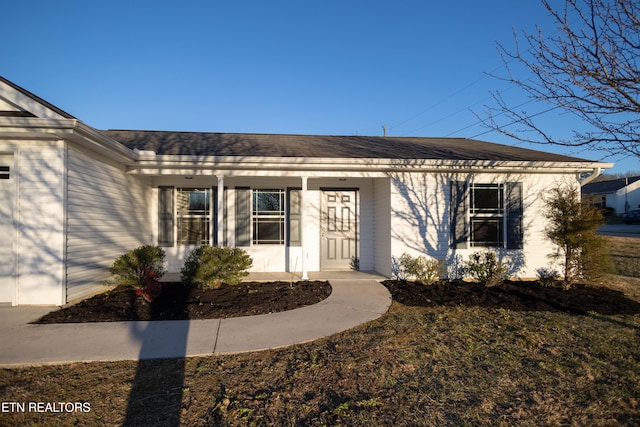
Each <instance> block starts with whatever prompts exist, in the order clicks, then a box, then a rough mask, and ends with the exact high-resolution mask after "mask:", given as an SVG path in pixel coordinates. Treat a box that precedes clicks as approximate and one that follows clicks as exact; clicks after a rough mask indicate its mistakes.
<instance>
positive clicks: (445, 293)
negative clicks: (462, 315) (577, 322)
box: [383, 280, 640, 315]
mask: <svg viewBox="0 0 640 427" xmlns="http://www.w3.org/2000/svg"><path fill="white" fill-rule="evenodd" d="M383 284H384V285H385V286H386V287H387V289H389V292H391V295H392V297H393V300H394V301H397V302H399V303H401V304H404V305H408V306H419V307H431V306H459V305H462V306H469V307H471V306H473V307H485V308H504V309H507V310H513V311H551V312H566V313H572V314H582V315H584V314H588V313H590V312H595V313H599V314H604V315H612V314H638V313H640V303H639V302H637V301H634V300H632V299H629V298H627V297H626V296H625V295H624V293H622V292H620V291H615V290H612V289H608V288H603V287H597V286H589V285H583V284H578V285H574V286H573V287H572V288H571V289H569V290H565V289H562V288H561V287H560V286H550V287H545V286H541V285H540V284H538V283H537V282H530V281H506V282H504V283H502V284H500V285H498V286H494V287H485V286H482V285H480V284H477V283H469V282H461V281H460V282H445V283H438V284H435V285H431V286H425V285H418V284H415V283H413V282H407V281H403V280H387V281H385V282H383Z"/></svg>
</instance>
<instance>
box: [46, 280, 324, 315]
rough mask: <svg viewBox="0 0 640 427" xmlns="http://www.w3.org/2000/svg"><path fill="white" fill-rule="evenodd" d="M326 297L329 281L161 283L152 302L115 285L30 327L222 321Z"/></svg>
mask: <svg viewBox="0 0 640 427" xmlns="http://www.w3.org/2000/svg"><path fill="white" fill-rule="evenodd" d="M330 294H331V286H330V285H329V283H328V282H321V281H310V282H297V283H294V284H293V286H291V285H290V283H289V282H267V283H265V282H242V283H240V284H239V285H233V286H231V285H223V286H222V287H221V288H219V289H210V290H207V291H203V290H201V289H199V288H192V287H187V286H184V285H182V284H180V283H165V284H164V285H163V290H162V293H161V294H160V296H159V297H158V298H156V299H155V300H154V301H153V302H152V303H148V302H146V301H145V300H143V299H142V298H141V297H139V296H137V295H136V293H135V290H134V289H132V288H131V287H125V286H118V287H116V288H115V289H113V290H110V291H108V292H105V293H102V294H98V295H96V296H94V297H92V298H89V299H86V300H84V301H81V302H79V303H78V304H75V305H72V306H69V307H66V308H62V309H60V310H57V311H54V312H51V313H49V314H47V315H46V316H44V317H42V318H41V319H39V320H37V321H35V322H34V323H82V322H120V321H127V320H186V319H222V318H228V317H238V316H252V315H257V314H268V313H275V312H279V311H286V310H292V309H294V308H298V307H303V306H306V305H311V304H316V303H318V302H320V301H322V300H324V299H326V298H327V297H328V296H329V295H330Z"/></svg>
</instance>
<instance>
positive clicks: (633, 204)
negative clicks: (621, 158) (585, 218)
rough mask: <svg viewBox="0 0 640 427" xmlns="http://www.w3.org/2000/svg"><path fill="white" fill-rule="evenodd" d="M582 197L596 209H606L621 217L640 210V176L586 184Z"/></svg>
mask: <svg viewBox="0 0 640 427" xmlns="http://www.w3.org/2000/svg"><path fill="white" fill-rule="evenodd" d="M582 196H583V198H585V199H587V200H588V201H589V202H590V203H592V204H593V205H595V206H598V207H603V208H604V207H607V208H611V209H613V211H614V212H615V213H616V214H618V215H622V214H623V213H625V212H629V211H630V210H632V209H638V208H640V176H631V177H627V178H618V179H611V180H607V181H598V182H592V183H589V184H586V185H584V186H583V187H582Z"/></svg>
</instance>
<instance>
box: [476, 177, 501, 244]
mask: <svg viewBox="0 0 640 427" xmlns="http://www.w3.org/2000/svg"><path fill="white" fill-rule="evenodd" d="M489 192H492V193H493V192H495V193H497V194H490V195H489V200H487V197H486V196H487V193H489ZM483 195H484V197H483ZM487 201H490V202H493V201H495V206H489V205H490V204H491V203H487ZM505 205H506V200H505V188H504V184H495V183H471V184H470V185H469V245H470V246H471V247H473V248H478V247H480V248H490V247H492V248H502V247H504V246H505V242H506V234H505V229H506V226H505V225H506V224H505ZM483 224H484V225H485V227H490V228H495V229H496V231H495V233H491V234H495V236H496V237H497V240H489V239H482V240H480V238H477V237H476V235H477V234H480V233H478V231H479V230H480V228H481V227H482V225H483Z"/></svg>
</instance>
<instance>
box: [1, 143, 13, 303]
mask: <svg viewBox="0 0 640 427" xmlns="http://www.w3.org/2000/svg"><path fill="white" fill-rule="evenodd" d="M13 169H14V155H13V153H2V152H1V151H0V236H2V238H3V239H4V240H3V244H2V245H0V260H2V261H1V262H0V304H4V303H11V304H12V303H13V302H14V299H15V240H16V229H15V223H14V209H15V208H14V205H15V195H14V194H15V179H12V175H13ZM5 174H6V178H5V177H4V175H5Z"/></svg>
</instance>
